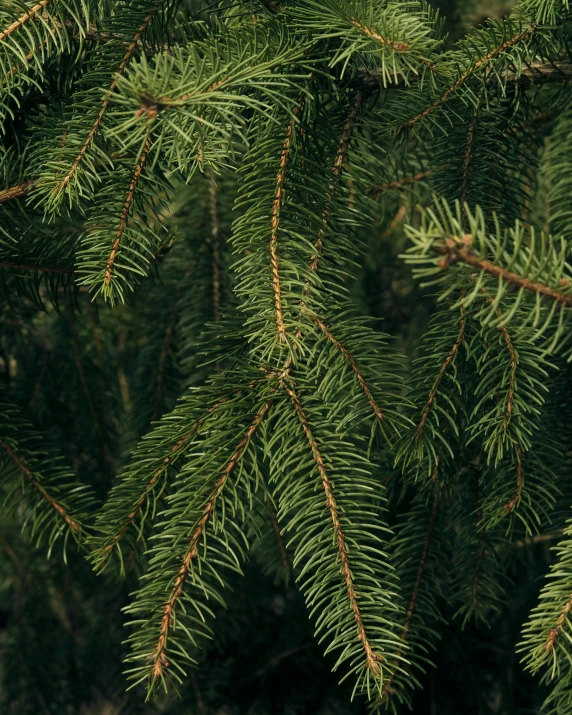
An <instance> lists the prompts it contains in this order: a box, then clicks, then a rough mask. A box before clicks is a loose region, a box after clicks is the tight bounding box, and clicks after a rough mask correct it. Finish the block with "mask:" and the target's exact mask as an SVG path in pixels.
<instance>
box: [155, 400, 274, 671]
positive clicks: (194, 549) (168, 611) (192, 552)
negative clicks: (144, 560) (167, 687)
mask: <svg viewBox="0 0 572 715" xmlns="http://www.w3.org/2000/svg"><path fill="white" fill-rule="evenodd" d="M271 406H272V403H271V402H270V401H268V402H266V403H265V404H264V405H263V407H262V408H261V409H260V410H259V411H258V412H257V414H256V415H255V417H254V419H253V420H252V422H251V424H250V427H249V428H248V429H247V431H246V433H245V434H244V437H243V438H242V439H241V440H240V442H239V443H238V445H237V447H236V449H235V451H234V453H233V455H232V457H231V458H230V461H229V462H228V464H227V465H226V467H225V468H224V470H223V472H222V474H221V475H220V477H219V478H218V479H217V481H216V482H215V485H214V488H213V490H212V492H211V494H210V496H209V498H208V499H207V501H206V503H205V505H204V506H203V509H202V515H201V518H200V519H199V520H198V522H197V524H196V526H195V528H194V530H193V533H192V535H191V539H190V542H189V546H188V548H187V550H186V552H185V555H184V557H183V560H182V563H181V566H180V568H179V572H178V574H177V578H176V579H175V582H174V583H173V587H172V588H171V591H170V593H169V596H168V598H167V601H166V602H165V604H164V606H163V617H162V619H161V624H160V627H159V640H158V643H157V647H156V649H155V652H154V653H153V656H152V662H153V666H152V677H153V679H157V678H161V677H162V675H163V673H164V672H165V670H166V668H168V667H169V662H168V660H167V656H166V649H167V641H168V637H169V633H170V631H171V628H172V625H173V620H174V617H175V610H176V607H177V603H178V601H179V599H180V598H181V596H182V594H183V589H184V587H185V581H186V580H187V577H188V575H189V571H190V569H191V564H192V562H193V560H194V559H195V558H196V557H197V554H198V546H199V542H200V541H201V538H202V537H203V534H204V530H205V527H206V525H207V523H208V521H209V519H210V517H211V515H212V513H213V511H214V509H215V507H216V502H217V500H218V498H219V496H220V495H221V493H222V491H223V489H224V487H225V485H226V483H227V481H228V479H229V477H230V475H231V474H232V472H233V470H234V468H235V467H236V465H237V464H238V462H239V460H240V458H241V457H242V455H243V454H244V450H245V449H246V448H247V446H248V444H249V442H250V440H251V439H252V437H253V436H254V433H255V432H256V430H257V429H258V426H259V425H260V423H261V421H262V420H263V418H264V417H265V416H266V414H267V413H268V411H269V410H270V407H271Z"/></svg>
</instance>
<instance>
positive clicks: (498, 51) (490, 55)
mask: <svg viewBox="0 0 572 715" xmlns="http://www.w3.org/2000/svg"><path fill="white" fill-rule="evenodd" d="M535 29H536V26H535V25H534V24H531V25H529V26H528V27H527V28H526V29H524V30H519V32H517V33H516V34H515V35H514V36H513V37H511V38H509V39H507V40H505V41H504V42H503V43H502V44H501V45H499V46H498V47H495V49H493V50H491V51H490V52H487V54H486V55H483V56H482V57H480V58H479V59H478V60H476V61H473V62H472V63H471V64H470V65H469V67H467V69H466V70H465V71H464V72H462V73H461V75H460V76H459V77H458V78H457V79H456V80H455V82H454V83H453V84H452V85H451V86H450V87H449V88H448V89H446V90H445V91H444V92H443V94H442V95H441V96H440V97H439V98H438V99H436V100H435V101H434V102H433V103H432V104H431V105H429V106H428V107H426V108H425V109H424V110H423V111H421V112H419V114H416V115H415V116H414V117H412V118H411V119H408V120H407V121H406V122H403V124H401V125H400V127H399V131H400V132H404V131H406V130H407V129H409V128H410V127H412V126H413V125H414V124H416V123H417V122H419V121H421V120H422V119H424V118H425V117H427V116H428V115H429V114H431V113H432V112H434V111H435V109H437V108H438V107H440V106H441V105H442V104H444V103H445V102H447V100H448V99H450V97H452V96H453V95H454V94H455V93H456V91H457V90H458V89H459V88H460V87H461V86H462V85H463V84H464V83H465V82H466V81H467V80H468V79H469V77H472V76H473V75H474V74H475V72H477V71H478V70H479V69H480V68H481V67H483V66H486V64H487V63H488V62H490V61H491V60H493V59H495V58H496V57H498V56H499V55H502V54H503V53H504V52H506V50H508V49H509V48H511V47H513V46H514V45H516V44H518V43H519V42H522V41H523V40H527V39H529V38H530V37H531V36H532V34H533V32H534V30H535Z"/></svg>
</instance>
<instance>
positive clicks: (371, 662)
mask: <svg viewBox="0 0 572 715" xmlns="http://www.w3.org/2000/svg"><path fill="white" fill-rule="evenodd" d="M284 388H285V390H286V392H287V393H288V395H289V396H290V399H291V400H292V403H293V405H294V408H295V410H296V413H297V415H298V418H299V420H300V424H301V425H302V429H303V431H304V434H305V436H306V439H307V441H308V445H309V447H310V450H311V452H312V455H313V458H314V461H315V463H316V467H317V469H318V473H319V475H320V480H321V482H322V488H323V490H324V495H325V498H326V507H327V509H328V511H329V514H330V519H331V522H332V527H333V531H334V540H335V544H336V547H337V550H338V557H339V562H340V570H341V576H342V578H343V581H344V584H345V589H346V596H347V599H348V602H349V605H350V608H351V610H352V612H353V616H354V620H355V626H356V629H357V633H356V637H357V639H358V640H359V641H360V644H361V647H362V648H363V651H364V654H365V659H366V663H367V668H368V670H369V671H370V673H371V674H372V675H373V676H374V678H375V680H378V679H379V677H380V676H381V667H380V663H381V662H383V661H384V660H385V659H384V657H383V656H382V655H381V654H379V653H376V652H375V651H374V649H373V648H372V645H371V642H370V640H369V637H368V634H367V632H366V629H365V625H364V621H363V618H362V613H361V609H360V605H359V603H358V596H357V592H356V587H355V584H354V577H353V575H352V569H351V565H350V559H349V553H348V546H347V543H346V540H345V536H344V532H343V529H342V525H341V523H340V512H339V509H338V506H337V504H336V499H335V496H334V491H333V485H332V482H331V481H330V477H329V476H328V473H327V472H326V468H325V464H324V459H323V457H322V454H321V452H320V449H319V448H318V445H317V442H316V440H315V439H314V435H313V434H312V430H311V428H310V425H309V423H308V419H307V417H306V414H305V412H304V410H303V408H302V405H301V403H300V399H299V397H298V395H297V393H296V391H295V389H294V387H293V385H292V383H291V382H289V383H284Z"/></svg>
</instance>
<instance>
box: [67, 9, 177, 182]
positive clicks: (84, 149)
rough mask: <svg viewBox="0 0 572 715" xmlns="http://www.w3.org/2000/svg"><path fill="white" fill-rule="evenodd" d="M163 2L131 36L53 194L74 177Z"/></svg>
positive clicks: (152, 10)
mask: <svg viewBox="0 0 572 715" xmlns="http://www.w3.org/2000/svg"><path fill="white" fill-rule="evenodd" d="M164 2H165V0H159V2H158V3H157V4H156V5H155V6H154V7H153V8H152V9H151V11H150V12H149V14H148V15H147V16H146V17H145V19H144V20H143V22H142V23H141V25H140V26H139V28H138V29H137V32H136V33H135V35H134V36H133V39H132V40H131V43H130V45H129V47H128V48H127V51H126V52H125V55H124V56H123V59H122V60H121V63H120V65H119V67H118V69H117V72H116V73H115V76H114V78H113V81H112V82H111V84H110V86H109V89H108V91H107V93H106V94H105V98H104V100H103V103H102V105H101V108H100V110H99V113H98V115H97V117H96V119H95V121H94V123H93V125H92V127H91V129H90V130H89V133H88V135H87V137H86V140H85V142H84V143H83V145H82V147H81V149H80V151H79V153H78V155H77V156H76V158H75V160H74V162H73V164H72V166H71V168H70V169H69V171H68V172H67V174H66V175H65V176H64V178H63V179H62V180H61V181H60V182H58V184H57V185H56V186H55V188H54V192H55V193H58V194H59V193H61V192H62V191H63V190H64V189H65V188H66V186H67V185H68V184H69V182H70V181H71V179H72V177H73V176H74V174H75V172H76V171H77V168H78V167H79V165H80V164H81V162H82V161H83V158H84V156H85V155H86V153H87V151H88V149H89V147H90V146H91V144H92V142H93V140H94V138H95V135H96V134H97V132H98V131H99V127H100V125H101V122H102V121H103V117H104V115H105V112H106V111H107V107H108V106H109V103H110V102H111V97H112V95H113V92H114V91H115V88H116V87H117V82H118V81H119V78H120V77H121V75H122V74H123V72H124V71H125V68H126V67H127V65H128V64H129V62H130V60H131V57H132V55H133V52H134V51H135V48H136V47H137V46H138V44H139V40H140V38H141V35H142V34H143V33H144V32H145V30H146V29H147V26H148V25H149V23H150V22H151V20H152V19H153V18H154V16H155V15H156V13H157V12H158V11H159V9H160V8H161V5H163V4H164Z"/></svg>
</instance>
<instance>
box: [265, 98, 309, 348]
mask: <svg viewBox="0 0 572 715" xmlns="http://www.w3.org/2000/svg"><path fill="white" fill-rule="evenodd" d="M304 99H305V98H304V97H302V100H301V102H300V104H298V105H297V107H296V108H295V110H294V111H296V110H298V111H300V108H301V107H302V104H303V102H304ZM293 134H294V120H293V119H292V120H290V122H289V123H288V128H287V130H286V137H285V139H284V143H283V144H282V154H281V156H280V167H279V169H278V175H277V177H276V189H275V191H274V199H273V201H272V219H271V224H270V225H271V232H270V263H271V266H272V290H273V292H274V309H275V312H276V327H277V329H278V338H279V340H280V341H281V342H284V341H285V340H286V325H285V323H284V312H283V308H282V288H281V281H280V267H279V262H278V233H279V230H280V211H281V209H282V203H283V201H284V180H285V178H286V165H287V163H288V159H289V157H290V147H291V144H292V137H293Z"/></svg>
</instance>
